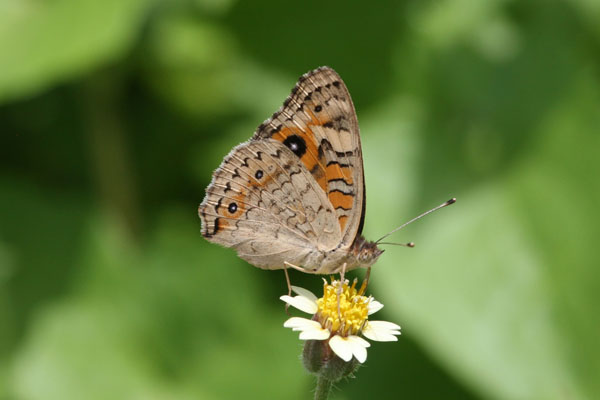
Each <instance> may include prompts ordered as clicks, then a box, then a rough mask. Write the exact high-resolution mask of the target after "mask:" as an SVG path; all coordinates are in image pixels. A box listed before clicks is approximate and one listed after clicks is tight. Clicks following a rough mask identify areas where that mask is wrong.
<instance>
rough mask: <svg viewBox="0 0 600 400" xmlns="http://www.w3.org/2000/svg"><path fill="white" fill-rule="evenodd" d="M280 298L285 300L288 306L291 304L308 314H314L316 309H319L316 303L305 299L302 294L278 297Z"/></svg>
mask: <svg viewBox="0 0 600 400" xmlns="http://www.w3.org/2000/svg"><path fill="white" fill-rule="evenodd" d="M280 299H281V300H283V301H285V302H286V303H288V304H289V305H290V306H293V307H295V308H297V309H298V310H300V311H304V312H305V313H308V314H315V313H316V312H317V310H318V309H319V308H318V307H317V303H316V302H314V301H312V300H309V299H307V298H306V297H304V296H294V297H292V296H287V295H285V296H281V297H280Z"/></svg>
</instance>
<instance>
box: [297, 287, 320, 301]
mask: <svg viewBox="0 0 600 400" xmlns="http://www.w3.org/2000/svg"><path fill="white" fill-rule="evenodd" d="M292 290H293V291H294V293H296V294H299V295H300V296H303V297H306V298H307V299H309V300H312V301H314V302H316V301H317V296H315V295H314V294H313V292H311V291H310V290H307V289H304V288H301V287H299V286H292Z"/></svg>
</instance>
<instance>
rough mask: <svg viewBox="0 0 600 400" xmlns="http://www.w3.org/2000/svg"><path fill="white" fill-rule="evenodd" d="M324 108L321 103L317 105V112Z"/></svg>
mask: <svg viewBox="0 0 600 400" xmlns="http://www.w3.org/2000/svg"><path fill="white" fill-rule="evenodd" d="M322 109H323V107H321V105H320V104H319V105H318V106H316V107H315V112H320V111H321V110H322Z"/></svg>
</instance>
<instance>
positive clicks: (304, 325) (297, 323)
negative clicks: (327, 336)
mask: <svg viewBox="0 0 600 400" xmlns="http://www.w3.org/2000/svg"><path fill="white" fill-rule="evenodd" d="M283 327H284V328H292V329H293V330H295V331H303V330H305V329H309V328H320V327H321V324H319V323H318V322H317V321H313V320H312V319H307V318H300V317H292V318H290V319H288V320H287V321H285V322H284V323H283Z"/></svg>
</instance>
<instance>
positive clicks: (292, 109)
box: [254, 67, 364, 247]
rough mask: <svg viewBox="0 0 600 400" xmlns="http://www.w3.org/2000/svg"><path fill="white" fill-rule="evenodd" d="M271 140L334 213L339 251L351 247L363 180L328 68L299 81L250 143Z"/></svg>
mask: <svg viewBox="0 0 600 400" xmlns="http://www.w3.org/2000/svg"><path fill="white" fill-rule="evenodd" d="M264 138H273V139H275V140H278V141H280V142H281V143H283V144H285V145H286V146H287V147H288V148H290V149H291V150H292V152H294V153H295V154H296V155H297V156H298V158H299V159H300V161H301V162H302V163H303V164H304V166H305V167H306V168H307V170H308V171H309V172H310V173H311V175H312V176H313V178H314V179H315V181H316V182H317V183H318V185H319V186H320V187H321V189H322V190H323V191H324V192H325V193H326V194H327V198H328V199H329V202H330V203H331V205H332V207H333V208H334V210H335V212H336V216H337V219H338V224H339V226H340V230H341V232H342V238H341V244H342V246H344V247H346V246H350V245H351V244H352V242H353V241H354V239H355V238H356V236H357V234H359V233H360V232H359V227H360V223H361V219H362V216H363V215H362V214H363V204H364V177H363V165H362V154H361V145H360V136H359V129H358V122H357V119H356V112H355V110H354V105H353V103H352V99H351V98H350V94H349V92H348V89H347V88H346V85H345V84H344V82H343V81H342V79H341V78H340V76H339V75H338V74H337V73H336V72H335V71H334V70H332V69H331V68H328V67H321V68H318V69H316V70H314V71H311V72H309V73H307V74H305V75H303V76H302V77H301V78H300V80H299V81H298V83H297V84H296V86H295V87H294V89H293V90H292V93H291V95H290V96H289V97H288V98H287V99H286V101H285V102H284V104H283V107H282V108H281V109H280V110H279V111H277V112H276V113H275V114H273V116H272V117H271V118H270V119H268V120H267V121H265V122H264V123H263V124H262V125H260V126H259V127H258V129H257V131H256V133H255V134H254V140H262V139H264Z"/></svg>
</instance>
